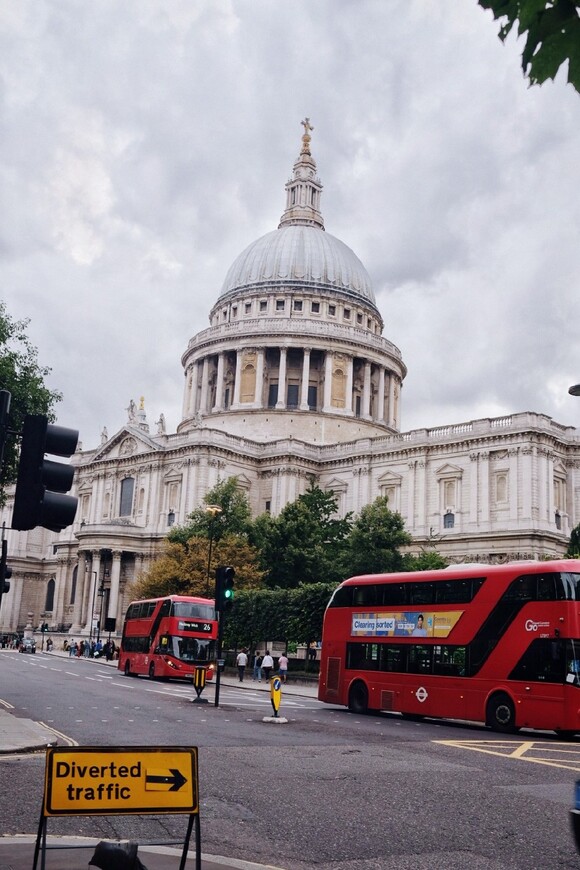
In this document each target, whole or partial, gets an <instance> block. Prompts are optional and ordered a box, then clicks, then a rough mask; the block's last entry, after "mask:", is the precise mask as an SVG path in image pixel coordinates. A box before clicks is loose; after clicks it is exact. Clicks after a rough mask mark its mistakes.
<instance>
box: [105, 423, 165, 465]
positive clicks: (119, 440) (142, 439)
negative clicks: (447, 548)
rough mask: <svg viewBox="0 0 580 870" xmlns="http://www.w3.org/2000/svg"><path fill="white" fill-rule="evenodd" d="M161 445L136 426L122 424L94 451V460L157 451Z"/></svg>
mask: <svg viewBox="0 0 580 870" xmlns="http://www.w3.org/2000/svg"><path fill="white" fill-rule="evenodd" d="M162 449H163V447H162V446H161V445H160V444H158V443H157V442H156V441H155V440H154V439H153V438H151V437H150V436H149V435H148V434H147V433H146V432H144V431H143V430H141V429H139V428H137V427H136V426H124V427H123V428H122V429H120V430H119V431H118V432H117V434H116V435H113V437H112V438H110V439H109V440H108V441H106V442H105V443H104V444H101V446H100V447H99V449H98V450H97V451H96V453H95V456H94V461H98V460H103V459H123V458H125V457H128V456H138V455H139V454H140V453H151V451H152V450H154V451H156V452H158V451H161V450H162Z"/></svg>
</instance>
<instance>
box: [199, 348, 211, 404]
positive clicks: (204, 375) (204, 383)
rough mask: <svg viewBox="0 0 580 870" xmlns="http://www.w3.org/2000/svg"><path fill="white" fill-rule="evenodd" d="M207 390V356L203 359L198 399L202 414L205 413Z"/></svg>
mask: <svg viewBox="0 0 580 870" xmlns="http://www.w3.org/2000/svg"><path fill="white" fill-rule="evenodd" d="M208 392H209V357H208V356H206V357H204V359H203V369H202V374H201V398H200V400H199V410H200V411H201V413H202V414H207V411H208V408H207V396H208Z"/></svg>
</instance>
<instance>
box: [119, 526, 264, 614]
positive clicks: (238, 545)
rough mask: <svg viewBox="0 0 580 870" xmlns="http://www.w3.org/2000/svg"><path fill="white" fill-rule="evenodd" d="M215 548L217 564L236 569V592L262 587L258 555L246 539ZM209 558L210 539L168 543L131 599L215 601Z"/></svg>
mask: <svg viewBox="0 0 580 870" xmlns="http://www.w3.org/2000/svg"><path fill="white" fill-rule="evenodd" d="M214 547H215V549H214V554H215V564H222V565H233V566H234V567H235V569H236V589H252V588H256V587H258V586H260V585H262V576H263V575H262V571H261V570H260V568H259V564H258V552H257V550H256V549H255V548H254V547H252V546H251V545H250V544H249V543H248V542H247V541H246V540H245V539H244V538H242V537H240V536H239V535H226V536H224V537H223V538H222V539H221V540H220V541H217V542H216V543H215V544H214ZM208 555H209V540H208V538H204V537H196V536H193V537H191V538H189V539H188V540H187V541H186V542H185V543H181V542H179V541H169V540H166V542H165V545H164V549H163V553H162V555H161V556H160V557H159V559H156V560H155V562H153V564H152V565H151V567H150V569H149V570H148V571H147V572H145V573H144V574H142V575H141V576H140V577H138V578H137V580H136V581H135V583H134V584H133V586H132V589H131V596H132V597H133V598H156V597H158V596H162V595H199V596H201V597H202V598H213V595H214V589H215V585H214V584H215V574H213V573H212V574H211V575H210V576H209V577H208V570H207V569H208ZM212 562H213V559H212Z"/></svg>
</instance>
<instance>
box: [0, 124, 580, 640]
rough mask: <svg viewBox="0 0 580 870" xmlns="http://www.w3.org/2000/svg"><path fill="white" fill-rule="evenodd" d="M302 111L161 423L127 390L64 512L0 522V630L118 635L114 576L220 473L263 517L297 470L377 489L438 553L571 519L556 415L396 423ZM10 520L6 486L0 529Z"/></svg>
mask: <svg viewBox="0 0 580 870" xmlns="http://www.w3.org/2000/svg"><path fill="white" fill-rule="evenodd" d="M302 123H303V126H304V135H303V136H302V142H301V149H300V153H299V155H298V158H297V160H296V162H295V163H294V166H293V170H292V176H291V178H290V179H289V181H288V182H287V183H286V207H285V210H284V212H283V214H282V217H281V220H280V223H279V226H278V228H277V229H275V230H273V231H272V232H270V233H267V234H266V235H265V236H262V237H261V238H259V239H258V240H256V241H255V242H253V243H252V244H251V245H249V246H248V247H247V248H246V249H245V250H244V251H243V252H242V253H241V254H240V255H239V256H238V257H237V259H236V260H235V261H234V263H233V264H232V266H231V268H230V269H229V271H228V272H227V274H226V276H225V280H224V283H223V286H222V288H221V291H220V293H219V295H218V297H217V300H216V302H215V304H214V306H213V308H212V309H211V311H210V313H209V327H208V328H207V329H205V330H203V331H202V332H200V333H198V334H197V335H195V336H193V338H192V339H191V340H190V342H189V344H188V346H187V348H186V350H185V352H184V353H183V356H182V360H181V361H182V365H183V369H184V374H185V387H184V396H183V408H182V419H181V422H180V423H179V425H178V427H177V431H176V432H175V433H168V432H167V431H166V426H165V421H164V418H163V415H161V416H160V418H159V420H158V421H157V422H156V423H155V424H154V427H153V428H154V430H155V431H154V432H152V431H151V428H150V425H149V423H148V422H147V416H146V412H145V407H144V401H143V400H141V401H140V403H139V405H137V404H136V403H135V402H134V401H131V402H130V404H129V407H128V409H127V422H126V424H125V425H124V426H123V427H122V429H121V430H120V431H119V432H117V433H116V434H115V435H113V436H112V437H110V438H109V436H108V433H107V432H106V431H105V430H104V431H103V434H102V437H101V444H100V445H99V446H98V447H97V448H96V449H92V450H82V449H81V450H79V451H78V452H77V453H76V454H75V456H74V458H73V462H74V464H75V467H76V474H75V494H76V495H77V496H78V498H79V508H78V511H77V517H76V520H75V523H74V525H73V526H71V527H70V528H69V529H66V530H65V531H64V532H63V533H61V534H60V535H58V536H56V535H54V534H52V533H50V532H48V531H46V530H44V529H34V530H32V531H30V532H14V531H9V532H8V544H9V563H10V565H11V567H12V568H13V577H12V581H11V583H12V587H11V590H10V592H9V593H8V594H7V595H5V596H4V598H3V600H2V611H1V614H0V633H2V632H11V631H15V630H22V628H23V627H24V626H25V625H26V624H27V623H28V624H32V626H33V627H36V626H37V625H38V624H40V623H44V622H46V623H48V625H49V629H50V630H51V631H64V632H68V633H69V634H71V635H77V636H81V635H87V634H89V632H90V630H91V625H92V624H93V621H94V619H95V614H98V616H99V618H100V619H101V624H103V620H104V618H105V617H109V619H111V620H113V619H114V620H115V626H116V630H117V632H118V631H119V629H120V627H121V626H122V621H123V615H124V612H125V610H126V607H127V604H128V602H129V600H130V597H131V593H130V586H131V581H132V580H133V579H134V578H135V577H136V576H137V575H138V574H139V573H140V572H141V571H143V570H146V569H147V567H148V566H149V564H150V563H151V561H152V560H154V559H155V558H156V556H157V555H158V553H159V551H160V547H161V544H162V541H163V539H164V536H165V535H166V534H167V532H168V530H169V528H170V527H171V526H172V525H173V524H182V523H184V522H185V521H186V519H187V516H188V514H189V513H190V512H191V511H192V510H194V509H195V508H197V507H199V506H200V505H202V504H203V498H204V496H205V495H206V493H207V492H208V491H209V490H210V489H211V488H212V487H214V486H215V485H216V484H217V483H218V482H219V481H223V480H225V479H227V478H229V477H231V476H235V477H237V479H238V486H239V487H240V488H241V489H242V490H243V491H244V492H245V494H246V496H247V498H248V501H249V503H250V506H251V509H252V512H253V514H254V516H257V515H258V514H260V513H263V512H264V511H268V512H270V513H271V514H272V515H274V516H276V515H277V514H279V513H280V511H281V510H282V508H283V507H284V506H285V505H286V504H288V503H289V502H291V501H294V500H295V499H296V498H297V497H298V496H299V495H300V494H302V493H303V492H304V491H305V490H306V488H307V486H308V481H309V480H310V479H314V480H315V481H316V483H317V484H318V486H320V487H321V489H323V490H328V491H332V492H333V493H334V494H335V496H336V498H337V500H338V505H339V512H340V515H341V516H344V515H345V514H346V513H347V512H349V511H352V512H354V514H355V515H356V514H358V513H359V512H360V510H361V509H362V508H363V507H364V506H365V505H367V504H369V503H370V502H372V501H373V500H374V499H375V498H376V497H377V496H381V495H383V496H388V499H389V505H390V506H391V508H392V509H393V510H396V511H398V512H400V513H401V515H402V517H403V519H404V521H405V526H406V529H407V530H408V532H409V533H410V534H411V536H412V538H413V544H412V547H411V550H412V551H415V552H416V551H419V550H420V549H421V548H429V547H435V549H437V550H438V551H439V552H440V553H442V554H443V555H444V556H446V557H447V558H449V559H450V560H451V561H454V562H463V561H469V562H472V561H479V562H501V561H507V560H511V559H528V558H532V559H538V558H543V557H547V556H549V557H557V556H560V555H562V554H563V553H564V551H565V549H566V546H567V543H568V539H569V536H570V531H571V529H572V528H573V527H574V526H575V525H576V524H577V523H578V522H579V521H580V476H579V473H578V467H579V462H580V449H579V444H578V439H577V432H576V430H575V429H574V428H573V427H566V426H562V425H559V424H557V423H555V422H554V421H553V420H552V419H551V418H550V417H547V416H544V415H542V414H537V413H525V414H514V415H510V416H506V417H501V418H494V419H489V418H486V419H480V420H473V421H469V422H466V423H462V424H460V425H453V426H440V427H437V428H431V429H429V428H426V429H419V430H413V431H410V432H401V431H400V421H401V389H402V385H403V381H404V378H405V375H406V372H407V368H406V366H405V363H404V362H403V359H402V354H401V351H400V350H399V349H398V348H397V347H396V346H395V345H394V344H392V343H391V342H390V341H389V340H388V339H387V338H385V337H384V336H383V329H384V322H383V318H382V316H381V313H380V312H379V310H378V308H377V306H376V301H375V295H374V291H373V288H372V283H371V280H370V277H369V275H368V273H367V271H366V269H365V267H364V266H363V264H362V263H361V262H360V260H359V259H358V257H357V256H356V255H355V254H354V252H353V251H352V250H351V249H350V248H348V247H347V246H346V245H345V244H344V243H343V242H341V241H340V240H339V239H337V238H335V237H334V236H332V235H330V234H329V233H327V232H326V230H325V227H324V220H323V217H322V212H321V208H320V200H321V193H322V184H321V181H320V179H319V178H318V175H317V167H316V163H315V160H314V158H313V156H312V153H311V150H310V144H311V137H310V133H311V131H312V127H311V126H310V124H309V121H308V119H306V120H305V121H303V122H302ZM10 516H11V502H10V499H9V501H8V504H7V506H6V508H5V510H4V512H3V516H2V517H1V519H2V520H4V521H5V522H6V525H7V527H9V526H10ZM110 624H111V623H110Z"/></svg>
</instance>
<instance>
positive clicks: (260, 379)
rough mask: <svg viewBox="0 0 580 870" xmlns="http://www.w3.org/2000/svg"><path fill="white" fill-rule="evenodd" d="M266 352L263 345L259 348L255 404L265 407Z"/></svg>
mask: <svg viewBox="0 0 580 870" xmlns="http://www.w3.org/2000/svg"><path fill="white" fill-rule="evenodd" d="M265 357H266V352H265V350H264V348H263V347H259V348H258V356H257V361H256V389H255V392H254V405H255V406H256V408H263V407H264V361H265Z"/></svg>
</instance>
